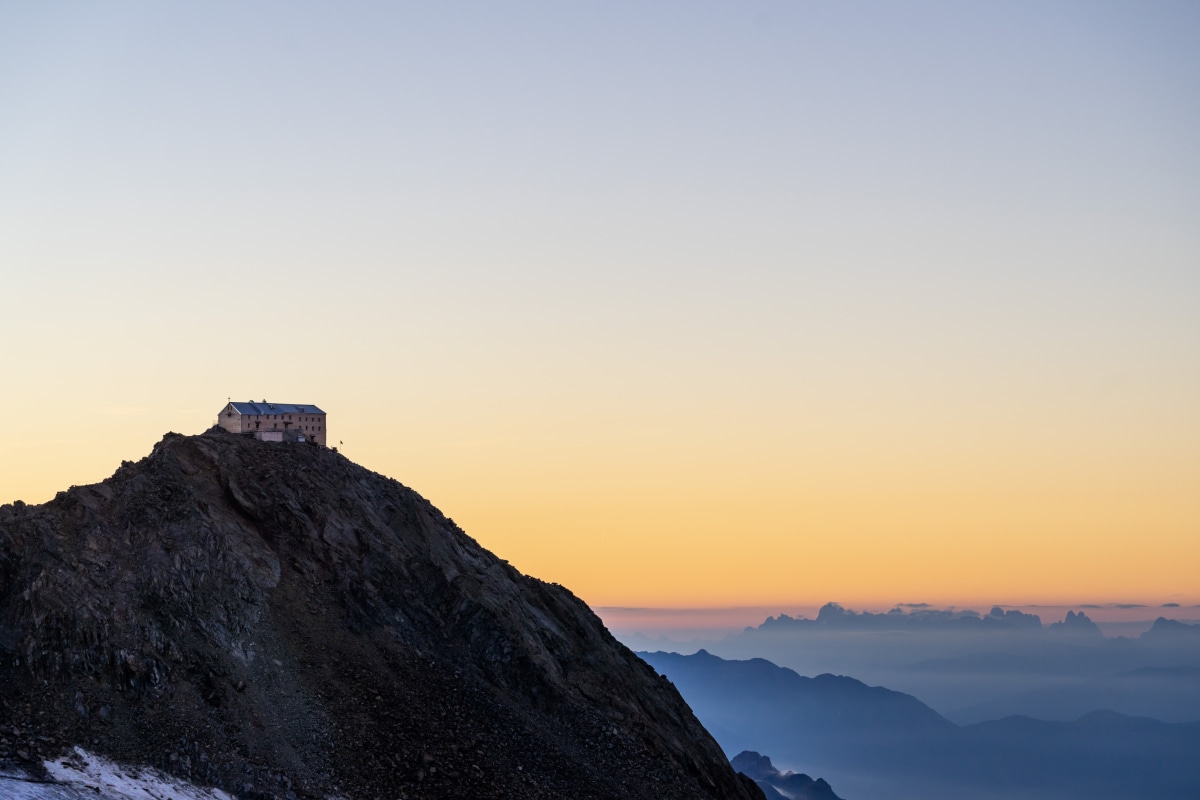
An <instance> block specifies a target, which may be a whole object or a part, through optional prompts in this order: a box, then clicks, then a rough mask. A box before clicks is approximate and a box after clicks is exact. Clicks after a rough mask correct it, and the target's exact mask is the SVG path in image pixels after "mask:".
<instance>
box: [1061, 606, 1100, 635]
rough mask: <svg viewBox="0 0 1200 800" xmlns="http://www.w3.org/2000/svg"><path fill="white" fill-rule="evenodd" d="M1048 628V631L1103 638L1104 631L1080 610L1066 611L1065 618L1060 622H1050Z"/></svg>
mask: <svg viewBox="0 0 1200 800" xmlns="http://www.w3.org/2000/svg"><path fill="white" fill-rule="evenodd" d="M1048 630H1049V631H1050V633H1059V634H1068V635H1070V636H1091V637H1098V638H1100V639H1103V638H1104V632H1103V631H1101V630H1100V626H1099V625H1097V624H1096V623H1095V622H1093V621H1092V620H1091V618H1090V617H1088V615H1087V614H1085V613H1083V612H1082V611H1080V612H1079V613H1078V614H1076V613H1075V612H1074V611H1068V612H1067V616H1066V618H1065V619H1063V621H1062V622H1055V623H1052V624H1051V625H1050V627H1049V629H1048Z"/></svg>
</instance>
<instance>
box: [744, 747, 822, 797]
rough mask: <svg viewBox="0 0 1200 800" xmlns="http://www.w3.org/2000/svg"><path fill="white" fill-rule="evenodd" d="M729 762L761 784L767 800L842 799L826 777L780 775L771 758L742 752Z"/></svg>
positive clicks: (794, 774) (787, 773)
mask: <svg viewBox="0 0 1200 800" xmlns="http://www.w3.org/2000/svg"><path fill="white" fill-rule="evenodd" d="M730 762H731V763H732V764H733V768H734V769H736V770H737V771H738V772H740V773H742V774H743V775H745V776H746V777H748V778H751V779H753V780H754V782H755V783H757V784H758V787H759V788H760V789H762V790H763V794H765V795H766V796H767V800H778V798H783V800H788V798H790V799H791V800H841V798H840V797H838V796H837V795H836V794H834V792H833V787H832V786H830V785H829V784H828V783H827V782H826V781H825V780H824V779H823V778H817V779H815V780H814V779H813V778H810V777H809V776H807V775H805V774H804V773H802V772H790V771H789V772H780V771H779V770H778V769H776V768H775V765H774V764H772V763H771V759H770V758H768V757H767V756H764V755H759V754H758V753H755V752H753V751H750V750H743V751H742V752H740V753H738V754H737V755H736V756H734V757H733V758H732V759H730Z"/></svg>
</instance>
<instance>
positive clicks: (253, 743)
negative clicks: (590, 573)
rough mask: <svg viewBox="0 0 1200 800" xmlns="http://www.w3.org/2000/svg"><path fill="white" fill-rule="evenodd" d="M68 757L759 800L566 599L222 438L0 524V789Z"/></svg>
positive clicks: (394, 791) (375, 496) (210, 769)
mask: <svg viewBox="0 0 1200 800" xmlns="http://www.w3.org/2000/svg"><path fill="white" fill-rule="evenodd" d="M75 745H81V746H83V747H85V748H86V749H87V750H88V751H90V752H94V753H96V754H98V755H103V756H105V757H107V758H111V759H113V760H115V761H120V762H122V763H127V764H142V765H146V766H147V767H152V768H154V769H156V770H159V771H161V772H163V773H165V774H168V775H174V776H177V777H179V778H182V779H186V780H190V781H193V782H195V783H198V784H202V785H208V786H213V787H218V788H220V789H222V790H225V791H227V792H229V793H231V794H233V795H234V796H237V797H239V798H244V799H245V800H251V799H258V798H263V799H266V798H281V799H282V798H325V797H342V798H346V799H347V800H360V799H362V800H367V799H368V798H388V799H389V800H395V799H396V798H417V797H427V798H438V797H447V798H449V797H471V798H493V797H494V798H502V797H507V798H518V797H519V798H542V797H544V798H551V797H554V798H561V797H573V798H581V799H585V798H596V799H597V800H599V799H601V798H613V799H614V800H615V799H616V798H656V799H657V798H730V799H731V800H732V799H733V798H737V799H738V800H748V799H749V798H752V797H761V794H759V793H758V791H757V789H756V787H754V785H753V783H752V782H750V781H748V780H747V779H745V778H743V777H742V776H738V775H737V774H735V772H734V771H733V770H732V769H731V768H730V766H729V763H728V762H727V761H726V759H725V757H724V755H723V754H722V752H721V750H720V748H719V747H718V745H717V744H716V742H715V741H714V740H713V739H712V738H711V736H709V734H708V733H707V732H706V731H705V730H704V729H703V727H702V726H701V725H700V723H699V722H697V720H696V718H695V717H694V716H693V714H692V713H691V711H690V709H689V708H688V707H687V705H686V704H685V703H684V702H683V700H682V699H681V698H680V696H679V694H678V692H676V691H675V689H674V687H673V686H672V685H671V684H670V683H669V682H667V681H666V680H665V679H663V678H661V677H659V676H658V675H657V674H656V673H655V672H654V670H653V669H651V668H650V667H649V666H647V665H646V664H645V663H644V662H642V661H641V660H640V659H638V658H637V657H636V656H635V655H634V654H633V653H631V652H630V651H629V650H628V649H626V648H625V647H624V646H622V645H620V644H619V643H617V642H616V640H614V639H613V637H612V636H611V635H610V634H609V633H608V631H607V630H606V629H605V628H604V626H603V624H602V623H601V622H600V620H599V619H598V618H597V617H596V616H595V615H594V614H593V613H592V612H591V610H590V609H588V608H587V606H586V605H584V604H583V603H582V602H581V601H580V600H578V599H577V598H576V597H574V596H573V595H572V594H571V593H570V592H569V591H567V590H566V589H564V588H563V587H561V586H557V585H553V584H547V583H544V582H542V581H538V580H536V579H534V578H530V577H527V576H524V575H521V574H520V573H519V572H518V571H517V570H515V569H514V568H513V567H511V566H510V565H508V564H507V563H506V562H505V561H503V560H501V559H499V558H497V557H496V556H494V555H493V554H491V553H490V552H488V551H487V550H485V549H484V548H482V547H480V546H479V544H478V543H476V542H475V541H474V540H473V539H471V538H470V537H469V536H467V535H466V534H465V533H463V531H461V530H460V529H459V528H458V527H457V526H456V525H455V524H454V523H453V522H452V521H451V520H450V519H448V518H447V517H445V516H444V515H443V514H441V513H440V512H439V511H438V510H437V509H436V508H434V507H433V506H432V505H431V504H430V503H429V502H428V501H426V500H425V499H423V498H422V497H420V496H419V495H418V494H417V493H416V492H414V491H412V490H411V489H408V488H406V487H404V486H402V485H400V484H399V483H397V482H396V481H394V480H391V479H389V478H385V477H383V476H381V475H378V474H376V473H372V472H370V471H368V470H366V469H364V468H362V467H359V466H357V465H355V464H353V463H352V462H350V461H349V460H347V459H346V458H344V457H343V456H340V455H338V454H337V453H336V452H333V451H331V450H327V449H325V448H320V447H316V446H306V445H285V444H276V443H266V442H257V441H254V440H250V439H245V438H241V437H237V436H234V435H232V434H228V433H225V432H224V431H221V430H219V429H213V430H210V431H208V432H206V433H204V434H202V435H199V436H181V435H178V434H168V435H167V436H166V437H164V439H163V440H162V441H161V442H159V444H157V445H156V446H155V448H154V450H153V452H152V453H151V454H150V455H149V456H147V457H146V458H144V459H142V460H141V461H139V462H137V463H128V462H126V463H124V464H122V466H121V468H120V469H118V470H117V472H116V473H115V474H114V475H113V476H112V477H111V478H109V479H108V480H106V481H104V482H102V483H100V484H96V485H93V486H83V487H72V488H71V489H70V490H68V491H65V492H60V493H59V494H58V496H57V497H56V498H55V499H54V500H52V501H50V502H48V503H46V504H44V505H41V506H28V505H24V504H22V503H16V504H13V505H6V506H2V507H0V768H3V767H4V766H5V764H8V765H10V766H11V765H14V764H23V765H25V767H26V768H29V769H35V770H36V765H37V764H38V763H40V762H41V761H42V760H44V759H47V758H51V757H55V756H62V755H64V754H68V753H69V752H70V748H71V747H72V746H75Z"/></svg>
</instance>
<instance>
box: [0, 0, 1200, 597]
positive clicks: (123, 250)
mask: <svg viewBox="0 0 1200 800" xmlns="http://www.w3.org/2000/svg"><path fill="white" fill-rule="evenodd" d="M1198 142H1200V6H1197V5H1196V4H1194V3H1191V2H1139V3H1131V2H1130V3H1111V2H1103V1H1102V0H1096V1H1089V2H1078V3H1076V2H1052V3H1044V2H1012V3H977V2H953V3H949V2H948V3H941V2H901V3H893V2H889V3H870V2H845V3H843V2H838V3H835V2H790V3H774V2H746V3H723V2H722V3H717V2H688V3H682V2H678V3H677V2H661V3H623V2H612V3H589V2H579V3H570V4H564V3H549V2H546V3H536V2H524V1H523V0H517V1H516V2H512V3H504V4H497V3H439V4H430V3H358V2H346V3H337V4H334V3H310V2H299V3H282V2H263V3H257V4H244V3H232V2H212V3H205V4H160V3H149V2H142V3H136V2H112V3H104V4H94V3H60V2H39V3H15V2H2V1H0V297H2V298H3V307H2V310H0V348H2V349H0V354H2V359H0V390H2V391H0V419H3V420H4V422H5V431H4V435H3V437H2V439H0V502H10V501H12V500H15V499H18V498H19V499H23V500H25V501H27V502H43V501H45V500H47V499H49V498H51V497H53V495H54V493H55V492H56V491H58V490H61V489H63V488H66V487H67V486H70V485H73V484H85V483H92V482H96V481H99V480H102V479H104V478H105V477H107V476H108V475H110V474H111V473H112V472H113V471H114V470H115V469H116V467H117V466H118V465H119V463H120V461H122V460H124V459H130V460H134V459H137V458H140V457H142V456H144V455H145V454H146V453H148V452H149V450H150V448H151V447H152V446H153V444H154V442H155V441H157V440H158V439H160V438H161V437H162V435H163V434H164V433H165V432H167V431H169V430H170V431H179V432H183V433H198V432H201V431H203V430H205V429H206V428H208V427H209V426H210V425H212V424H213V422H214V421H215V417H216V414H217V412H218V411H219V409H220V408H221V407H222V406H223V405H224V403H225V402H226V400H227V398H232V399H234V400H250V399H254V400H261V399H270V400H272V401H277V402H285V403H306V404H316V405H319V406H320V407H321V408H323V409H324V410H325V411H326V412H327V413H328V415H329V419H328V423H329V430H330V438H331V443H336V444H338V446H339V449H340V451H341V452H343V453H344V454H346V455H347V456H348V457H350V458H352V459H354V460H355V461H357V462H359V463H361V464H363V465H365V466H367V467H369V468H371V469H374V470H376V471H379V472H381V473H384V474H386V475H389V476H391V477H394V478H396V479H397V480H399V481H401V482H402V483H405V484H406V485H409V486H411V487H413V488H414V489H416V490H417V491H418V492H420V493H422V494H423V495H425V496H426V497H428V498H429V499H430V500H431V501H433V502H434V503H435V504H436V505H437V506H438V507H440V508H441V509H442V510H443V511H444V512H445V513H446V514H447V515H449V516H450V517H452V518H453V519H454V520H455V521H456V522H457V523H458V524H459V525H461V526H462V527H463V528H464V529H465V530H466V531H467V532H468V533H469V534H470V535H472V536H473V537H475V538H476V539H477V540H479V541H480V542H481V543H482V544H483V545H484V546H486V547H488V548H489V549H491V550H493V551H494V552H496V553H497V554H498V555H500V556H501V557H502V558H506V559H508V560H509V561H511V562H512V563H513V564H514V565H515V566H517V567H518V568H519V569H521V570H522V571H524V572H526V573H528V574H532V575H535V576H537V577H539V578H542V579H544V580H547V581H552V582H557V583H561V584H563V585H565V586H567V587H568V588H570V589H571V590H572V591H574V592H575V593H576V594H578V595H579V596H580V597H582V598H583V599H584V600H585V601H587V602H589V603H591V604H593V605H595V606H610V607H705V608H716V607H722V606H737V607H746V606H772V605H778V606H780V607H782V606H783V605H788V604H790V605H797V606H818V605H820V604H821V603H823V602H825V601H827V600H837V601H839V602H842V603H844V604H846V605H848V606H855V607H860V608H863V607H871V606H872V605H873V604H874V605H875V606H878V605H879V604H885V605H886V604H892V603H898V602H931V603H940V604H953V605H960V606H964V605H965V606H970V605H971V604H977V605H980V606H982V607H983V608H985V609H986V608H987V607H990V605H992V604H996V603H1007V604H1029V603H1050V604H1055V603H1061V604H1070V603H1083V602H1092V603H1119V602H1121V603H1144V604H1148V605H1151V606H1158V605H1160V604H1162V603H1168V602H1175V603H1182V604H1184V605H1187V604H1194V603H1197V602H1200V578H1198V577H1197V576H1200V569H1198V567H1200V147H1197V143H1198Z"/></svg>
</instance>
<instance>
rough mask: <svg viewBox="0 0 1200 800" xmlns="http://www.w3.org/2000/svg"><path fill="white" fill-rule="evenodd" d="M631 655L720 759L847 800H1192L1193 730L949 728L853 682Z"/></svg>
mask: <svg viewBox="0 0 1200 800" xmlns="http://www.w3.org/2000/svg"><path fill="white" fill-rule="evenodd" d="M639 655H640V656H641V657H642V658H643V659H645V660H646V661H647V662H648V663H650V664H651V665H652V666H653V667H654V668H655V669H656V670H658V671H659V672H660V673H661V674H663V675H664V676H665V677H666V678H667V679H668V680H670V681H671V682H672V683H674V684H675V686H676V687H677V688H678V689H679V690H680V692H681V693H682V694H683V696H684V698H685V699H686V700H687V701H688V703H689V704H690V705H691V706H692V708H693V709H694V710H695V712H696V714H697V716H698V717H699V718H700V719H701V721H702V722H704V724H705V726H706V727H708V729H709V730H710V731H712V733H713V734H714V735H715V736H716V737H717V740H718V741H719V742H720V743H721V745H722V747H724V748H725V750H726V752H729V753H740V752H741V751H751V752H756V753H763V752H766V753H770V754H771V755H772V757H774V758H776V759H779V760H781V761H784V762H786V763H790V764H799V765H803V767H804V769H805V771H806V772H810V773H812V774H819V775H822V776H823V777H825V778H826V779H828V780H830V781H831V782H832V783H833V784H834V785H837V786H838V787H839V791H842V792H844V793H845V794H847V795H848V796H855V795H856V792H855V791H854V788H855V786H856V784H855V781H856V780H862V781H867V780H874V781H876V783H877V784H886V785H888V786H890V787H893V790H892V791H889V793H888V795H887V796H888V797H889V798H893V799H894V800H910V799H911V800H933V799H934V798H937V799H939V800H940V799H941V798H945V800H954V799H955V798H961V797H971V796H979V795H984V794H986V795H987V796H988V797H997V798H1000V797H1003V798H1011V799H1012V800H1018V798H1021V799H1022V800H1023V799H1024V798H1038V799H1039V800H1041V798H1046V799H1047V800H1049V798H1054V799H1055V800H1099V799H1100V798H1104V799H1105V800H1128V799H1129V798H1135V797H1136V798H1142V797H1145V798H1155V800H1195V798H1197V797H1200V758H1198V757H1197V756H1198V755H1200V723H1182V724H1181V723H1164V722H1159V721H1157V720H1153V719H1145V718H1137V717H1129V716H1126V715H1122V714H1117V713H1114V712H1108V711H1097V712H1093V713H1090V714H1087V715H1085V716H1083V717H1081V718H1080V719H1077V720H1075V721H1073V722H1046V721H1043V720H1037V719H1032V718H1029V717H1008V718H1005V719H1001V720H996V721H994V722H987V723H980V724H976V725H969V726H962V727H960V726H957V725H954V724H953V723H951V722H949V721H948V720H946V719H945V718H943V717H941V716H940V715H939V714H937V712H935V711H933V709H931V708H929V707H928V706H926V705H924V704H923V703H921V702H920V701H919V700H917V699H916V698H914V697H911V696H909V695H905V694H902V693H899V692H893V691H891V690H888V689H885V688H882V687H870V686H867V685H865V684H863V683H861V682H860V681H857V680H854V679H852V678H846V677H840V676H832V675H821V676H817V677H815V678H806V677H804V676H801V675H798V674H797V673H795V672H794V671H793V670H789V669H786V668H782V667H778V666H775V665H774V664H771V663H770V662H769V661H766V660H764V659H752V660H749V661H727V660H724V659H721V658H718V657H717V656H714V655H712V654H710V653H708V652H706V651H701V652H699V653H696V654H694V655H690V656H683V655H679V654H676V653H662V652H658V653H639ZM743 771H745V770H743ZM747 774H749V773H747ZM751 777H753V776H751Z"/></svg>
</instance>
